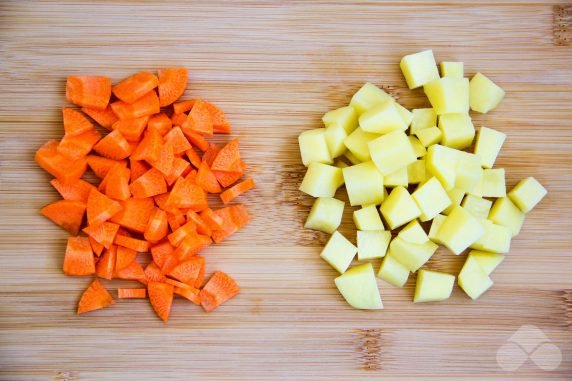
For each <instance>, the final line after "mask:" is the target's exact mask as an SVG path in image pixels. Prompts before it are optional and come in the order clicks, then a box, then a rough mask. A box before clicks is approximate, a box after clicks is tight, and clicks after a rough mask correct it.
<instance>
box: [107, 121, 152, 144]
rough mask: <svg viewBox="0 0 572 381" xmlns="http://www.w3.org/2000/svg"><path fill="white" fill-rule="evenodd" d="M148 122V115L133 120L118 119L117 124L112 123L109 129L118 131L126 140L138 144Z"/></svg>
mask: <svg viewBox="0 0 572 381" xmlns="http://www.w3.org/2000/svg"><path fill="white" fill-rule="evenodd" d="M148 121H149V116H148V115H145V116H142V117H139V118H133V119H119V120H118V121H117V122H115V123H113V126H112V127H111V128H112V129H113V130H119V132H121V135H123V137H124V138H125V139H126V140H128V141H130V142H137V143H138V142H139V140H141V135H142V134H143V131H144V130H145V127H147V122H148Z"/></svg>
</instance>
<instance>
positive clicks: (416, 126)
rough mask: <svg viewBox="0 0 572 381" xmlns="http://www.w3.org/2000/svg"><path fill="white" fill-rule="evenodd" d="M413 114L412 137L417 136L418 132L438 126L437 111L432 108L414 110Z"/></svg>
mask: <svg viewBox="0 0 572 381" xmlns="http://www.w3.org/2000/svg"><path fill="white" fill-rule="evenodd" d="M412 113H413V119H412V120H411V130H410V133H411V135H415V134H417V132H418V131H420V130H423V129H425V128H430V127H436V126H437V114H435V110H433V109H432V108H417V109H414V110H413V111H412Z"/></svg>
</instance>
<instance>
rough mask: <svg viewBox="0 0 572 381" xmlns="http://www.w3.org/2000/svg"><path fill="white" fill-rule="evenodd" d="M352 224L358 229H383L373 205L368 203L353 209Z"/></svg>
mask: <svg viewBox="0 0 572 381" xmlns="http://www.w3.org/2000/svg"><path fill="white" fill-rule="evenodd" d="M353 219H354V224H355V225H356V228H358V229H359V230H384V227H383V222H381V217H380V216H379V213H378V212H377V208H376V207H375V205H369V206H366V207H363V208H361V209H358V210H355V211H354V214H353Z"/></svg>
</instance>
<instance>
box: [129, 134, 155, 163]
mask: <svg viewBox="0 0 572 381" xmlns="http://www.w3.org/2000/svg"><path fill="white" fill-rule="evenodd" d="M162 145H163V139H162V138H161V135H160V133H159V131H158V130H157V129H155V128H147V131H146V132H145V135H144V136H143V139H142V140H141V142H140V143H139V144H138V145H137V148H135V151H134V152H133V154H132V155H131V157H132V158H133V159H134V160H147V161H148V162H154V161H157V160H158V159H159V156H160V155H161V147H162Z"/></svg>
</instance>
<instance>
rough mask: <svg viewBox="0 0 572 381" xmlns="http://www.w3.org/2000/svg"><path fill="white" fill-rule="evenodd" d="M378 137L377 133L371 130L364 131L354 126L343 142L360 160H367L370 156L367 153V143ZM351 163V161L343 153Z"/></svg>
mask: <svg viewBox="0 0 572 381" xmlns="http://www.w3.org/2000/svg"><path fill="white" fill-rule="evenodd" d="M378 137H379V134H372V133H371V132H365V131H364V130H362V129H361V128H360V127H358V128H356V129H355V130H354V132H352V133H351V134H350V135H349V136H348V137H347V138H346V140H344V144H345V145H346V147H347V148H348V150H349V151H350V152H351V153H352V154H353V155H354V156H355V157H356V158H357V159H358V160H359V161H360V162H362V161H369V160H371V156H370V154H369V147H368V143H369V142H371V141H372V140H375V139H377V138H378ZM345 156H346V157H347V158H348V159H349V160H350V161H351V162H352V163H353V161H352V160H351V159H350V157H348V155H347V154H346V155H345Z"/></svg>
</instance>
